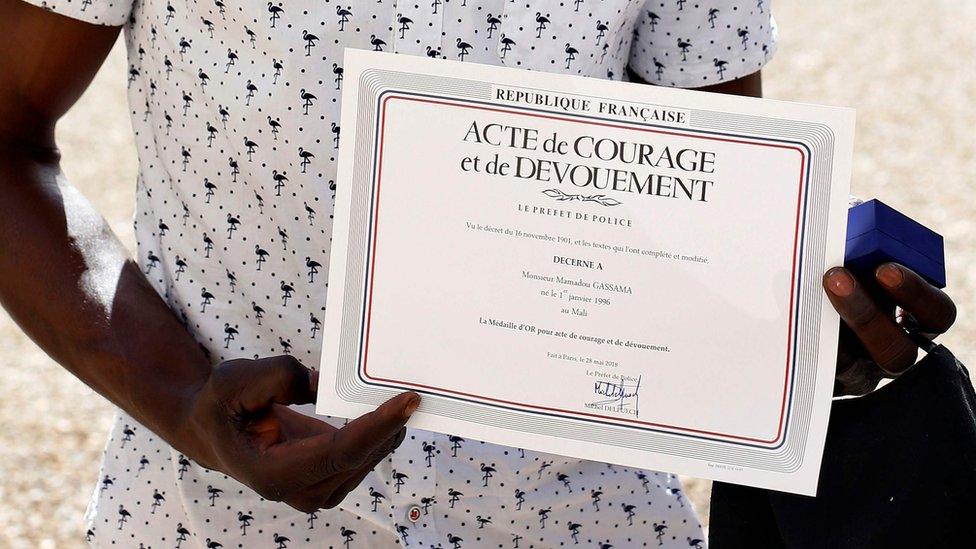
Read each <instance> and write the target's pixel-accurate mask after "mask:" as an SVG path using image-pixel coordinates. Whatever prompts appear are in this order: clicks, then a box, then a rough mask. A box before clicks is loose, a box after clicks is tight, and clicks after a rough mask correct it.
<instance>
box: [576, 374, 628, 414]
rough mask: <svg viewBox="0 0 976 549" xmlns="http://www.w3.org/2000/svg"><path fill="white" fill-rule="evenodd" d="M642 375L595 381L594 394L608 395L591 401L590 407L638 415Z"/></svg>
mask: <svg viewBox="0 0 976 549" xmlns="http://www.w3.org/2000/svg"><path fill="white" fill-rule="evenodd" d="M640 384H641V376H637V377H636V378H630V379H623V380H616V381H602V380H601V381H594V382H593V394H597V395H600V396H604V397H607V398H606V399H604V400H598V401H596V402H591V403H589V404H587V405H586V406H587V407H588V408H597V409H601V410H609V411H614V412H623V413H629V414H632V415H637V413H638V406H639V404H640V396H639V394H638V393H639V392H640Z"/></svg>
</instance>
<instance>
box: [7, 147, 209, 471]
mask: <svg viewBox="0 0 976 549" xmlns="http://www.w3.org/2000/svg"><path fill="white" fill-rule="evenodd" d="M0 189H3V193H2V194H3V196H2V200H0V303H2V304H3V306H4V307H5V308H6V309H7V311H8V312H9V313H10V315H11V316H12V317H13V319H14V320H15V321H16V322H17V323H18V324H19V325H20V326H21V327H22V328H23V329H24V331H25V332H26V333H27V334H29V335H30V337H31V338H32V339H33V340H34V341H35V342H36V343H37V344H38V345H39V346H40V347H41V348H42V349H44V351H45V352H47V353H48V354H49V355H50V356H51V357H52V358H53V359H54V360H56V361H57V362H59V363H60V364H61V365H63V366H64V367H65V368H66V369H68V370H69V371H71V372H72V373H73V374H74V375H76V376H77V377H79V378H80V379H81V380H83V381H84V382H85V383H86V384H88V385H89V386H91V387H92V388H93V389H94V390H95V391H97V392H98V393H100V394H101V395H103V396H105V397H106V398H108V399H109V400H111V401H112V402H113V403H115V404H116V405H118V406H119V407H121V408H123V409H124V410H126V411H127V412H128V413H129V414H130V415H132V416H133V417H134V418H135V419H136V420H138V421H139V422H140V423H142V424H144V425H146V426H147V427H149V428H150V429H152V430H153V431H154V432H156V433H157V434H158V435H160V436H161V437H163V438H164V439H166V440H168V441H169V442H170V443H172V444H173V445H174V446H176V447H177V448H179V449H181V450H182V451H185V452H187V453H188V454H191V455H193V454H201V453H202V451H201V444H200V441H195V440H192V439H188V436H189V435H188V433H187V432H186V430H185V429H183V428H182V427H183V426H184V422H183V420H184V415H185V413H186V411H187V410H189V407H190V402H191V400H192V398H193V396H194V394H195V393H196V389H197V388H198V387H199V386H201V385H202V384H203V383H204V382H205V381H206V379H207V377H208V375H209V371H210V363H209V360H208V359H207V357H206V356H205V354H204V352H203V351H202V349H201V348H200V347H199V345H198V344H197V343H196V342H195V341H194V340H193V338H192V337H191V336H190V335H189V334H188V333H187V332H186V330H184V328H183V326H182V325H181V324H180V322H179V320H178V319H177V318H176V316H175V315H174V314H173V312H172V311H171V310H170V309H169V308H168V306H167V305H166V303H165V302H164V301H163V300H162V299H161V298H160V297H159V295H158V294H157V293H156V292H155V291H154V290H153V288H152V287H151V286H150V284H149V282H148V280H146V278H145V277H144V276H143V274H142V271H141V270H140V268H139V267H138V266H137V265H136V264H135V263H133V262H132V261H131V259H129V257H128V255H127V252H126V250H125V249H124V247H123V246H122V244H121V243H120V242H119V241H118V239H117V238H116V236H115V235H114V234H113V233H112V231H111V229H110V228H109V227H108V225H107V223H106V222H105V220H104V219H103V218H102V217H101V216H100V215H99V214H98V212H97V211H96V210H95V209H94V208H93V207H92V205H91V204H90V203H89V202H88V201H87V200H86V199H85V198H84V197H83V196H82V195H81V193H80V192H79V191H78V190H77V189H75V188H74V187H73V186H71V185H70V184H69V183H68V182H67V181H66V179H65V178H64V176H63V174H62V173H61V170H60V168H59V166H58V159H57V152H56V151H55V150H53V149H51V148H47V147H44V146H37V147H35V146H31V145H29V144H25V143H23V142H20V143H18V142H16V141H13V140H7V141H6V143H3V142H2V141H0ZM194 457H205V456H194Z"/></svg>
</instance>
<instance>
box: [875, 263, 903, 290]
mask: <svg viewBox="0 0 976 549" xmlns="http://www.w3.org/2000/svg"><path fill="white" fill-rule="evenodd" d="M874 276H875V277H877V279H878V281H879V282H881V284H883V285H885V286H886V287H888V288H891V289H895V288H897V287H899V286H901V283H902V282H904V281H905V273H904V272H902V270H901V269H900V268H899V267H898V266H897V265H895V264H894V263H885V264H884V265H882V266H880V267H878V269H877V270H876V271H875V272H874Z"/></svg>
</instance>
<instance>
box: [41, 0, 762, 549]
mask: <svg viewBox="0 0 976 549" xmlns="http://www.w3.org/2000/svg"><path fill="white" fill-rule="evenodd" d="M29 1H30V2H33V3H36V4H38V5H40V6H42V7H45V8H47V9H50V10H53V11H55V12H58V13H61V14H63V15H66V16H68V17H73V18H77V19H81V20H83V21H87V22H90V23H95V24H105V25H117V26H124V30H125V40H126V45H127V48H128V60H129V69H128V95H129V104H130V110H131V116H132V125H133V129H134V131H135V134H136V144H137V147H138V155H139V162H140V172H139V177H138V181H137V203H136V205H135V220H134V223H135V231H136V236H137V240H138V261H139V263H140V264H141V265H142V267H143V271H144V272H145V273H146V276H147V277H148V278H149V280H150V282H151V283H152V284H153V285H154V287H155V289H156V290H157V291H158V292H159V294H160V295H162V296H163V297H164V299H165V300H166V301H167V302H168V303H169V306H170V307H171V308H172V310H173V311H174V313H175V314H176V315H177V316H178V317H180V318H181V319H182V320H183V323H184V325H185V326H186V329H187V330H189V331H190V332H191V333H192V334H193V335H194V336H195V337H196V339H197V340H198V341H199V342H200V343H201V344H202V345H203V346H205V347H206V348H207V349H208V350H209V352H210V354H211V357H212V359H213V360H214V362H217V361H221V360H226V359H231V358H239V357H261V356H269V355H277V354H282V353H290V354H292V355H294V356H296V357H298V358H299V359H300V360H302V361H303V362H304V363H305V364H307V365H309V366H313V367H314V366H315V365H317V364H318V362H319V352H320V341H321V319H322V318H323V315H324V311H325V307H326V303H325V295H326V284H327V281H328V271H329V268H328V258H329V248H330V241H331V234H332V215H331V213H332V210H333V198H334V194H335V187H336V182H335V176H336V156H337V154H336V153H337V147H338V143H339V139H340V135H341V128H340V120H339V101H340V94H341V89H342V86H343V81H342V76H343V72H342V62H343V56H342V52H343V49H344V48H347V47H351V48H364V49H371V50H382V51H391V52H400V53H404V54H411V55H428V56H431V57H438V58H441V57H443V58H448V59H456V60H461V61H463V62H471V63H488V64H493V65H507V66H511V67H521V68H525V69H532V70H543V71H553V72H564V73H571V74H578V75H584V76H590V77H597V78H609V79H622V78H624V77H625V76H626V74H627V67H628V66H629V67H630V69H632V70H633V71H634V72H635V73H636V74H638V75H639V76H640V77H641V78H642V79H644V80H646V81H647V82H651V83H654V84H660V85H667V86H683V87H698V86H704V85H709V84H714V83H717V82H720V81H723V80H730V79H735V78H738V77H741V76H744V75H747V74H750V73H753V72H755V71H757V70H759V69H760V68H761V67H762V66H763V65H764V64H765V62H766V61H767V60H768V59H769V58H770V56H771V55H772V53H773V50H774V49H775V45H776V43H775V28H774V25H773V20H772V18H771V15H770V5H769V0H766V1H764V0H742V1H736V0H663V1H660V0H653V1H646V2H645V0H561V1H555V0H511V1H510V0H409V1H408V0H379V1H377V0H367V1H353V0H316V1H314V2H313V1H306V0H288V1H284V0H273V1H271V2H268V1H267V0H260V1H259V0H195V1H192V2H186V1H179V0H135V1H133V0H29ZM92 137H93V138H97V136H92ZM309 412H310V411H309ZM330 421H335V422H337V423H339V422H341V420H330ZM86 520H87V522H88V524H87V534H86V536H85V537H86V539H87V540H88V541H89V542H90V543H92V544H94V545H96V546H99V547H125V548H131V549H136V548H139V547H143V548H153V549H164V548H184V549H190V548H198V547H199V548H208V549H213V548H219V547H226V548H252V547H256V548H277V549H287V548H289V547H290V548H299V547H323V548H325V547H344V548H353V547H364V548H366V547H368V548H385V547H396V546H410V547H428V548H454V549H457V548H461V547H469V548H470V547H515V548H517V547H523V548H530V547H535V548H541V547H561V546H567V545H581V546H587V547H602V548H610V547H614V548H618V549H619V548H625V547H662V546H663V547H702V546H703V545H704V542H703V541H702V538H703V537H704V536H703V533H702V530H701V527H700V525H699V522H698V520H697V519H696V517H695V514H694V512H693V510H692V508H691V505H690V503H689V502H688V501H687V500H686V499H685V497H684V495H683V493H682V491H681V486H680V483H679V481H678V479H677V478H676V477H674V476H673V475H670V474H665V473H656V472H650V471H642V470H637V469H633V468H626V467H619V466H612V465H607V464H600V463H593V462H586V461H580V460H575V459H569V458H565V457H559V456H553V455H546V454H541V453H536V452H530V451H523V450H520V449H517V448H506V447H501V446H497V445H493V444H488V443H484V442H479V441H475V440H463V439H461V438H459V437H454V436H450V435H448V434H439V433H431V432H425V431H419V430H411V431H409V432H408V436H407V437H406V440H405V442H404V443H403V445H402V446H401V447H400V448H399V449H398V450H397V451H396V452H395V453H394V454H392V455H391V456H390V458H389V459H388V460H386V461H384V462H383V463H381V464H380V466H378V467H377V468H376V470H375V471H374V472H373V473H371V474H370V475H369V476H368V477H367V478H366V479H365V481H364V482H363V483H362V485H361V486H360V487H359V488H358V489H356V490H355V491H353V492H352V493H351V494H350V495H349V497H348V498H347V499H346V500H345V501H344V502H343V503H342V504H341V505H340V506H339V507H338V508H335V509H332V510H328V511H325V510H323V511H320V512H318V513H313V514H303V513H299V512H298V511H295V510H293V509H291V508H290V507H287V506H285V505H283V504H278V503H273V502H268V501H264V500H262V499H261V498H260V497H259V496H257V495H256V494H255V493H254V492H252V491H251V490H250V489H248V488H247V487H245V486H243V485H241V484H240V483H238V482H236V481H235V480H234V479H232V478H228V477H227V476H225V475H223V474H220V473H217V472H213V471H209V470H207V469H205V468H203V467H200V466H199V465H197V464H195V463H193V462H192V461H191V460H189V459H187V458H186V457H185V456H183V455H181V454H180V453H179V452H178V451H175V450H173V449H172V448H170V447H169V446H167V444H166V443H165V442H163V441H162V440H160V439H159V438H158V437H156V436H155V435H154V434H153V433H152V432H151V431H149V430H148V429H147V428H145V427H143V426H141V425H139V424H138V423H137V422H136V421H134V420H133V419H132V418H131V417H128V416H127V415H126V414H125V413H124V412H122V411H119V412H118V413H117V420H116V422H115V425H114V427H113V429H112V431H111V433H110V438H109V440H108V443H107V446H106V451H105V455H104V460H103V463H102V465H101V471H100V474H99V482H98V484H97V486H96V487H95V490H94V493H93V495H92V499H91V503H90V505H89V509H88V513H87V516H86Z"/></svg>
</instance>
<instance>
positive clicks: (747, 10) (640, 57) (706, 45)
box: [629, 0, 776, 88]
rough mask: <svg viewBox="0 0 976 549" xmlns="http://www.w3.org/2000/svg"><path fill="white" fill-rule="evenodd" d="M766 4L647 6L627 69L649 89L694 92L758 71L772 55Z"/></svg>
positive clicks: (651, 0) (656, 2)
mask: <svg viewBox="0 0 976 549" xmlns="http://www.w3.org/2000/svg"><path fill="white" fill-rule="evenodd" d="M771 3H772V1H771V0H711V1H700V0H699V1H697V2H696V1H694V0H693V1H690V2H689V1H681V0H667V1H664V2H662V1H661V0H647V2H646V3H645V4H644V7H643V9H642V10H641V13H640V15H639V16H638V18H637V20H636V22H635V26H634V39H633V41H632V42H631V47H630V61H629V66H630V69H631V70H633V71H634V72H635V73H636V74H637V75H638V76H640V77H641V78H642V79H644V80H645V81H647V82H649V83H651V84H657V85H661V86H672V87H678V88H699V87H702V86H709V85H713V84H717V83H719V82H725V81H728V80H735V79H736V78H741V77H743V76H746V75H749V74H752V73H754V72H756V71H758V70H759V69H761V68H762V67H763V66H764V65H765V64H766V63H767V62H768V61H769V60H770V59H772V56H773V53H774V52H775V50H776V22H775V21H774V20H773V15H772V12H771Z"/></svg>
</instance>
